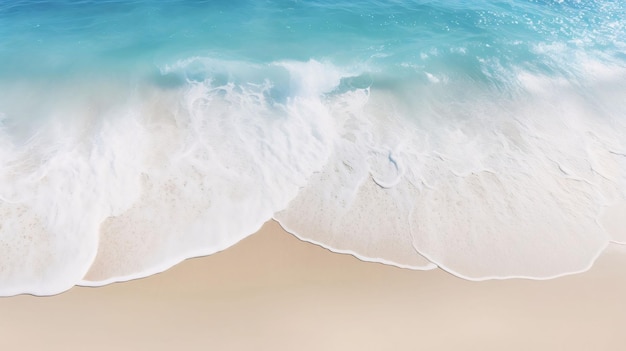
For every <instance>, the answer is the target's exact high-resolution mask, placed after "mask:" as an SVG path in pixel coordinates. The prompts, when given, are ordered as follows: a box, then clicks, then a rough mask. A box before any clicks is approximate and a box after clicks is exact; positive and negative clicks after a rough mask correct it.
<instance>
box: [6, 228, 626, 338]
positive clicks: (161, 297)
mask: <svg viewBox="0 0 626 351" xmlns="http://www.w3.org/2000/svg"><path fill="white" fill-rule="evenodd" d="M623 249H624V248H621V247H614V246H613V247H610V248H609V249H607V250H606V252H605V253H604V254H603V255H601V257H600V258H599V259H598V260H597V262H596V263H595V264H594V266H593V267H592V268H591V269H590V270H589V271H587V272H585V273H579V274H575V275H568V276H563V277H560V278H555V279H551V280H529V279H509V280H490V281H482V282H474V281H468V280H463V279H461V278H458V277H455V276H453V275H451V274H449V273H446V272H444V271H442V270H431V271H414V270H408V269H402V268H397V267H393V266H387V265H383V264H380V263H372V262H363V261H360V260H358V259H357V258H355V257H353V256H351V255H346V254H337V253H333V252H330V251H329V250H327V249H324V248H322V247H318V246H315V245H313V244H310V243H307V242H303V241H300V240H299V239H297V238H296V237H295V236H293V235H291V234H288V233H287V232H286V231H284V230H283V229H282V228H281V227H280V226H279V225H278V223H276V222H273V221H270V222H268V223H266V225H265V226H264V227H263V228H262V229H261V230H260V231H259V232H258V233H256V234H253V235H251V236H250V237H248V238H246V239H244V240H242V241H241V242H240V243H238V244H236V245H235V246H233V247H231V248H229V249H228V250H225V251H222V252H219V253H216V254H214V255H211V256H206V257H201V258H194V259H189V260H187V261H184V262H183V263H181V264H178V265H176V266H174V267H173V268H171V269H169V270H167V271H165V272H163V273H159V274H156V275H153V276H150V277H146V278H142V279H137V280H131V281H127V282H122V283H114V284H111V285H107V286H101V287H97V288H93V287H74V288H72V289H70V290H69V291H67V292H65V293H62V294H59V295H54V296H49V297H35V296H31V295H19V296H14V297H9V298H2V299H0V328H1V330H3V338H1V339H0V348H2V349H23V350H31V349H32V350H34V349H48V350H50V349H51V350H57V349H58V350H61V349H77V348H79V347H80V348H84V347H87V346H88V347H89V348H90V349H91V350H116V349H147V350H171V349H172V348H175V347H187V348H195V349H199V348H206V347H212V348H214V349H225V350H250V349H255V350H292V349H299V350H334V349H345V350H352V349H360V350H381V349H395V350H414V349H416V348H421V347H424V348H427V347H430V348H435V349H437V350H459V349H465V350H467V349H470V350H474V349H475V350H502V349H507V350H529V349H534V350H560V349H563V350H565V349H567V350H588V349H591V348H593V349H598V350H617V349H620V342H621V334H622V332H623V329H624V327H626V302H623V297H624V296H626V257H625V256H626V255H624V254H623V253H618V252H617V251H619V250H623Z"/></svg>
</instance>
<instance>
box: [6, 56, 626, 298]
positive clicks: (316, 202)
mask: <svg viewBox="0 0 626 351" xmlns="http://www.w3.org/2000/svg"><path fill="white" fill-rule="evenodd" d="M575 65H578V66H577V67H579V70H580V72H584V73H577V74H576V76H575V79H574V78H571V77H568V76H557V77H553V76H548V75H545V74H539V73H536V72H529V71H526V70H524V69H522V68H519V69H516V70H507V71H506V72H507V73H508V74H510V76H508V77H506V81H507V82H512V83H509V84H510V86H507V87H506V89H499V88H497V87H496V88H494V86H493V85H490V84H479V83H476V82H469V81H468V82H465V81H463V80H450V79H448V78H446V77H443V76H441V77H438V78H437V79H434V78H435V77H434V76H424V80H409V81H408V82H407V83H406V84H404V85H401V86H398V85H393V86H390V85H386V84H384V79H383V78H384V77H383V78H381V77H380V76H378V75H377V74H378V73H376V72H373V71H369V70H368V68H367V67H358V68H355V67H352V68H350V69H340V68H338V67H336V66H334V65H332V64H330V63H323V62H319V61H314V60H311V61H308V62H295V61H278V62H273V63H271V64H253V63H248V62H239V61H224V60H217V59H213V58H208V57H192V58H189V59H185V60H180V61H178V62H176V63H175V64H172V65H165V66H163V67H162V69H161V72H160V74H157V75H156V77H153V78H151V79H145V80H142V81H140V82H135V83H127V85H125V84H122V83H121V82H117V83H114V82H110V81H106V80H104V78H102V79H103V81H101V82H95V83H93V82H92V84H94V85H96V86H98V87H99V91H98V93H97V94H96V93H94V92H93V90H90V89H89V87H87V86H85V85H84V84H83V85H81V84H79V83H77V82H68V83H67V86H63V87H61V88H58V89H57V91H56V92H53V93H50V94H53V96H52V97H50V98H49V99H45V100H42V103H41V104H40V105H38V107H37V109H39V110H45V111H48V113H46V114H45V115H46V116H47V117H45V118H43V119H41V120H29V119H21V120H16V119H12V118H11V117H12V116H13V115H14V113H13V112H12V111H29V109H28V108H26V107H24V106H22V105H20V104H22V103H23V102H21V101H14V102H11V103H9V102H7V101H3V105H2V106H14V108H13V109H8V110H7V111H5V112H4V114H3V119H2V128H0V133H1V134H0V146H1V147H0V164H1V167H0V180H1V182H0V257H1V258H2V259H1V260H0V295H13V294H18V293H32V294H41V295H45V294H54V293H58V292H60V291H63V290H65V289H68V288H70V287H71V286H73V285H75V284H82V285H102V284H107V283H110V282H114V281H121V280H128V279H133V278H138V277H143V276H147V275H150V274H153V273H156V272H159V271H162V270H164V269H167V268H168V267H171V266H172V265H174V264H176V263H178V262H180V261H182V260H184V259H186V258H189V257H194V256H200V255H207V254H211V253H214V252H217V251H220V250H224V249H226V248H228V247H229V246H231V245H233V244H235V243H236V242H238V241H239V240H241V239H243V238H244V237H246V236H248V235H250V234H252V233H253V232H255V231H256V230H257V229H258V228H259V227H260V226H261V225H262V224H263V223H264V222H266V221H267V220H269V219H271V218H275V219H276V220H278V221H279V222H280V223H281V224H282V225H283V226H284V227H285V228H286V229H287V230H288V231H290V232H292V233H294V234H295V235H297V236H298V237H300V238H302V239H303V240H307V241H310V242H314V243H317V244H319V245H323V246H325V247H327V248H329V249H331V250H334V251H337V252H346V253H351V254H354V255H356V256H358V257H360V258H362V259H365V260H371V261H377V262H383V263H387V264H393V265H397V266H400V267H408V268H414V269H432V268H435V267H437V266H439V267H441V268H443V269H445V270H447V271H449V272H451V273H453V274H456V275H458V276H461V277H464V278H468V279H474V280H481V279H489V278H507V277H529V278H538V279H542V278H549V277H554V276H559V275H563V274H568V273H573V272H579V271H583V270H585V269H587V268H588V267H589V266H590V265H591V264H592V262H593V261H594V259H595V258H596V257H597V256H598V255H599V253H600V252H601V251H602V250H603V249H604V248H605V247H606V245H607V244H608V243H609V242H610V241H614V242H622V243H624V242H626V232H625V231H624V228H626V225H625V223H624V220H623V214H624V211H625V210H626V143H625V142H624V138H623V135H626V120H625V119H624V116H626V109H625V108H624V106H625V105H624V104H623V103H622V102H623V97H624V96H625V95H624V94H626V83H624V82H626V69H624V67H622V66H620V65H616V64H613V63H611V62H610V61H593V60H588V59H579V60H578V62H577V63H575ZM575 65H574V64H573V66H575ZM502 74H504V73H502ZM363 82H365V83H363ZM30 88H31V87H29V86H27V85H25V86H24V88H23V89H24V91H26V90H28V89H30ZM470 92H471V93H470ZM589 92H593V93H589ZM18 95H19V94H18V93H16V96H18ZM68 101H73V102H74V103H67V102H68ZM38 112H40V111H38ZM33 115H40V114H38V113H34V112H33Z"/></svg>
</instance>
